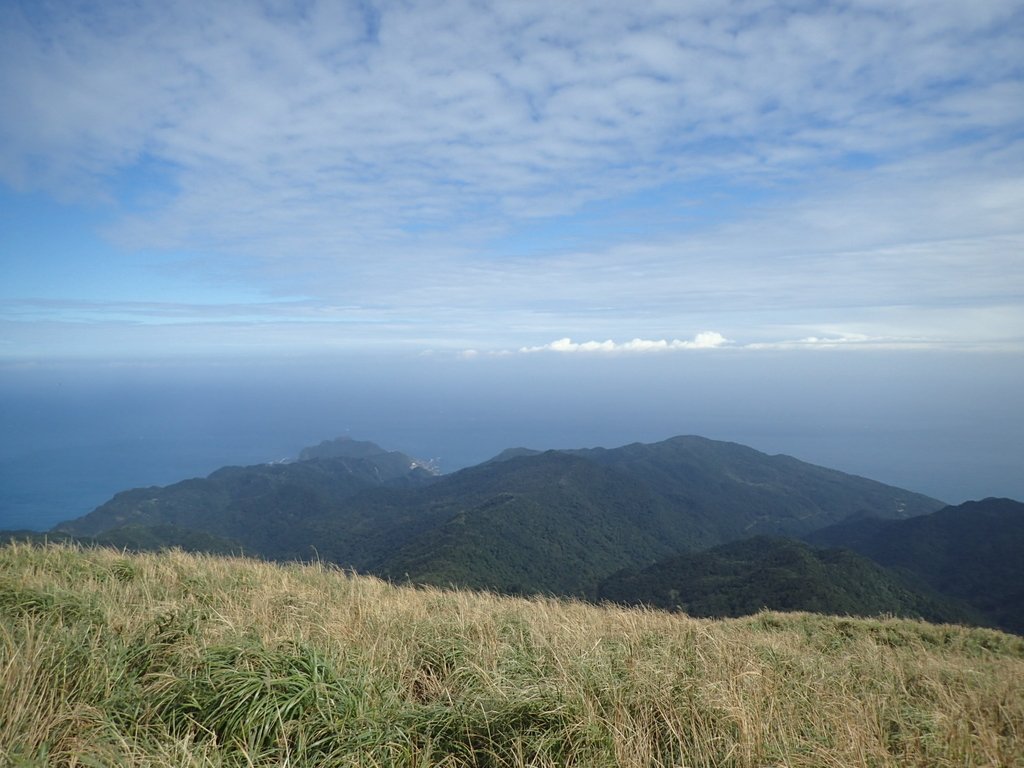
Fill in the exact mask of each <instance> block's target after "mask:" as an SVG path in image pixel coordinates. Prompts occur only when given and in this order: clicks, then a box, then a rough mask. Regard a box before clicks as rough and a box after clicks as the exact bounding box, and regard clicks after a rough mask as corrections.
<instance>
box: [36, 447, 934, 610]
mask: <svg viewBox="0 0 1024 768" xmlns="http://www.w3.org/2000/svg"><path fill="white" fill-rule="evenodd" d="M303 455H304V456H306V457H307V459H306V460H304V461H298V462H294V463H291V464H281V465H260V466H256V467H231V468H226V469H223V470H220V471H218V472H215V473H213V474H212V475H210V476H209V477H208V478H205V479H199V480H188V481H185V482H182V483H178V484H176V485H172V486H168V487H167V488H147V489H137V490H134V491H128V492H125V493H122V494H118V495H117V496H116V497H114V498H113V499H112V500H111V501H109V502H108V503H107V504H104V505H103V506H101V507H99V508H98V509H96V510H95V511H94V512H92V513H90V514H89V515H86V516H85V517H83V518H80V519H79V520H75V521H70V522H68V523H65V524H63V525H61V526H58V527H57V528H56V529H55V531H56V532H59V533H64V534H72V535H75V536H93V537H94V536H98V535H102V536H107V537H109V536H121V538H129V539H139V540H145V541H147V542H152V541H153V540H157V539H158V538H159V533H158V531H159V530H163V529H165V528H166V526H173V530H179V529H189V530H195V531H201V532H203V533H205V534H209V535H211V536H214V537H217V538H218V539H219V540H223V541H226V542H228V543H230V544H231V545H232V546H233V545H234V544H236V543H237V544H238V545H240V546H242V547H243V548H244V550H245V551H246V552H248V553H251V554H257V555H261V556H263V557H268V558H272V559H279V560H286V559H308V558H311V557H318V558H321V559H324V560H327V561H330V562H333V563H336V564H339V565H343V566H346V567H351V568H357V569H359V570H361V571H365V572H371V573H376V574H380V575H384V576H387V577H389V578H392V579H395V580H406V579H410V580H412V581H415V582H418V583H430V584H438V585H448V584H456V585H464V586H470V587H478V588H487V589H494V590H498V591H502V592H513V593H552V594H561V595H575V596H584V597H593V596H594V594H595V590H596V589H597V585H598V583H599V582H600V581H601V580H602V579H604V578H606V577H607V576H609V575H611V574H612V573H615V572H616V571H618V570H621V569H623V568H638V567H643V566H646V565H649V564H651V563H654V562H655V561H657V560H659V559H661V558H664V557H667V556H669V555H672V554H676V553H679V552H682V551H689V550H695V549H703V548H707V547H711V546H714V545H717V544H721V543H723V542H726V541H731V540H735V539H737V538H743V537H746V536H749V535H751V534H753V533H757V532H765V531H767V532H786V533H803V532H806V531H808V530H811V529H813V528H816V527H820V526H824V525H829V524H831V523H835V522H838V521H840V520H842V519H844V518H845V517H847V516H848V515H850V514H866V513H872V514H875V515H879V516H882V517H904V516H906V515H909V514H915V513H920V512H923V511H931V510H934V509H937V508H939V507H941V502H938V501H935V500H933V499H928V498H926V497H923V496H920V495H917V494H913V493H911V492H909V491H904V490H901V489H898V488H893V487H891V486H885V485H882V484H880V483H875V482H873V481H870V480H865V479H864V478H859V477H854V476H850V475H844V474H842V473H840V472H835V471H833V470H828V469H824V468H822V467H816V466H813V465H810V464H805V463H803V462H799V461H797V460H795V459H792V458H788V457H784V456H768V455H766V454H763V453H759V452H757V451H754V450H753V449H750V448H745V447H743V446H739V445H736V444H733V443H721V442H716V441H712V440H706V439H703V438H695V437H679V438H673V439H672V440H667V441H664V442H661V443H656V444H653V445H640V444H635V445H630V446H625V447H623V448H617V449H611V450H605V449H586V450H578V451H547V452H544V453H537V452H534V451H529V450H526V449H515V450H511V451H506V452H505V453H504V454H502V456H500V457H499V459H496V460H494V461H491V462H487V463H484V464H481V465H479V466H476V467H471V468H469V469H465V470H463V471H461V472H456V473H453V474H451V475H446V476H441V477H436V476H434V475H432V474H431V473H430V471H428V470H427V469H425V468H424V467H423V466H421V465H420V463H419V462H417V461H416V460H414V459H411V458H410V457H408V456H405V455H404V454H393V453H389V452H387V451H384V450H383V449H381V448H379V447H378V446H375V445H373V444H372V443H364V442H358V441H352V440H336V441H328V442H325V443H323V444H321V445H320V446H316V447H314V448H310V449H307V450H306V451H304V452H303ZM125 526H131V528H132V530H131V531H130V532H128V534H126V533H124V532H122V533H121V534H116V533H115V531H116V530H117V529H119V528H122V527H125ZM161 527H163V528H161ZM143 529H148V533H147V532H146V531H145V530H143ZM129 534H130V535H129ZM169 543H177V542H176V541H175V542H169Z"/></svg>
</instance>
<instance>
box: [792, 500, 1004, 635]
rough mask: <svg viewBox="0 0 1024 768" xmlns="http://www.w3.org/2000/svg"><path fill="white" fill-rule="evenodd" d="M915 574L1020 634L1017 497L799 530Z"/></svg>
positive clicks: (823, 542)
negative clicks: (898, 517) (810, 531)
mask: <svg viewBox="0 0 1024 768" xmlns="http://www.w3.org/2000/svg"><path fill="white" fill-rule="evenodd" d="M805 538H806V539H807V540H808V541H810V542H812V543H814V544H819V545H826V546H843V547H849V548H850V549H852V550H855V551H857V552H859V553H861V554H863V555H865V556H867V557H870V558H871V559H872V560H874V561H875V562H877V563H881V564H882V565H885V566H887V567H891V568H899V569H903V570H906V571H908V572H910V573H913V574H915V575H917V576H918V577H919V578H921V579H922V580H923V581H925V582H926V583H927V584H928V585H930V586H931V587H932V588H933V589H935V590H937V591H938V592H941V593H943V594H945V595H950V596H952V597H956V598H959V599H961V600H963V601H965V602H968V603H970V604H971V605H973V606H974V607H975V608H977V609H978V610H980V611H982V612H984V613H985V614H986V615H988V616H990V617H991V618H992V619H993V620H994V621H995V622H996V624H998V626H1000V627H1003V628H1006V629H1009V630H1011V631H1013V632H1018V633H1021V634H1024V554H1022V553H1024V504H1022V503H1021V502H1019V501H1013V500H1012V499H993V498H990V499H983V500H981V501H969V502H966V503H964V504H960V505H959V506H950V507H945V508H944V509H941V510H939V511H938V512H935V513H933V514H930V515H923V516H920V517H915V518H911V519H909V520H894V521H887V520H883V521H880V520H873V519H865V520H852V521H847V522H845V523H842V524H840V525H836V526H832V527H829V528H826V529H823V530H820V531H817V532H814V533H813V534H809V535H807V536H806V537H805Z"/></svg>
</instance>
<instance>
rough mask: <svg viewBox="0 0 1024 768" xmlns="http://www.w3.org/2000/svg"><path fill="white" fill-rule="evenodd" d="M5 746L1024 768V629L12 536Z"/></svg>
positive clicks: (131, 757) (241, 759)
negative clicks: (582, 593)
mask: <svg viewBox="0 0 1024 768" xmlns="http://www.w3.org/2000/svg"><path fill="white" fill-rule="evenodd" d="M0 692H2V696H0V764H3V765H13V766H42V765H67V766H113V765H143V766H166V767H169V766H304V765H308V766H367V767H369V766H452V767H453V768H454V767H455V766H479V767H480V768H484V767H488V766H493V767H495V768H497V767H498V766H597V767H598V768H600V767H601V766H607V767H608V768H611V767H612V766H626V767H633V766H637V767H639V766H644V767H645V768H646V767H651V768H654V767H658V766H664V767H665V768H668V767H669V766H673V767H674V766H737V767H738V768H762V767H764V766H790V767H797V766H807V767H808V768H809V767H810V766H815V767H817V766H906V765H910V766H929V767H930V766H973V765H979V766H981V765H984V766H1024V757H1022V756H1024V639H1022V638H1020V637H1017V636H1013V635H1007V634H1003V633H1000V632H996V631H991V630H983V629H965V628H961V627H957V626H948V625H929V624H924V623H918V622H912V621H903V620H861V619H849V618H840V617H823V616H817V615H812V614H779V613H761V614H758V615H757V616H754V617H748V618H746V619H735V620H728V621H708V620H696V619H691V618H688V617H685V616H679V615H670V614H666V613H660V612H657V611H646V610H626V609H621V608H612V607H595V606H591V605H586V604H583V603H577V602H571V601H556V600H547V599H534V600H522V599H513V598H502V597H497V596H494V595H490V594H485V593H472V592H458V591H442V590H437V589H422V588H421V589H415V588H409V587H394V586H391V585H388V584H386V583H384V582H381V581H379V580H376V579H372V578H366V577H357V576H353V575H351V574H347V573H344V572H341V571H338V570H336V569H332V568H329V567H325V566H321V565H308V566H300V565H287V566H281V565H272V564H268V563H264V562H258V561H252V560H245V559H230V558H217V557H212V556H201V555H188V554H184V553H182V552H180V551H171V552H167V553H163V554H147V555H136V556H125V555H123V554H121V553H119V552H116V551H113V550H106V549H87V550H86V549H83V550H79V549H75V548H72V547H68V546H47V547H33V546H29V545H17V544H15V545H9V546H6V547H3V548H0Z"/></svg>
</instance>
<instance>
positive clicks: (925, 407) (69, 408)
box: [0, 353, 1024, 530]
mask: <svg viewBox="0 0 1024 768" xmlns="http://www.w3.org/2000/svg"><path fill="white" fill-rule="evenodd" d="M969 361H970V362H972V364H974V365H975V366H977V364H978V363H979V362H983V361H980V360H979V358H977V357H974V358H969ZM963 363H964V358H962V357H957V358H944V357H940V356H935V355H932V356H928V355H921V356H917V357H915V356H909V357H907V356H901V357H899V358H896V357H894V356H887V355H884V354H878V355H871V354H868V353H857V354H852V355H843V356H840V355H830V354H828V353H821V354H814V355H809V356H808V355H800V356H795V357H794V356H785V355H770V354H767V353H766V354H764V355H754V356H752V355H750V354H743V355H740V354H736V355H730V354H714V355H700V354H696V355H675V356H672V355H666V356H652V357H649V358H648V357H633V358H630V357H626V356H622V357H615V358H607V359H605V358H597V357H579V356H577V357H575V358H573V357H572V356H568V357H565V358H562V357H557V356H551V355H548V356H527V357H526V358H518V357H511V358H502V357H495V358H493V359H486V358H485V359H476V360H458V359H452V358H446V357H437V358H432V357H424V356H419V357H417V356H409V357H404V358H403V357H390V358H379V357H373V356H369V355H364V356H361V357H353V358H350V359H346V360H333V361H330V362H323V361H309V360H278V361H249V362H246V363H244V364H243V363H237V362H236V363H227V362H220V361H215V362H211V361H206V362H201V363H196V362H191V363H188V364H185V363H174V362H169V361H162V362H152V363H148V364H139V363H133V364H123V363H122V364H117V365H115V364H107V365H100V364H97V363H65V364H60V365H57V364H53V365H34V366H24V365H22V366H13V365H8V366H6V367H0V529H7V530H10V529H18V528H28V529H33V530H47V529H49V528H51V527H52V526H53V525H55V524H56V523H58V522H61V521H63V520H67V519H71V518H74V517H78V516H80V515H83V514H86V513H87V512H89V511H90V510H92V509H93V508H95V507H96V506H97V505H99V504H101V503H103V502H104V501H106V500H107V499H109V498H110V497H111V496H113V495H114V494H115V493H117V492H118V491H121V490H126V489H128V488H133V487H140V486H149V485H165V484H169V483H173V482H176V481H179V480H183V479H186V478H189V477H199V476H205V475H207V474H209V473H210V472H212V471H213V470H215V469H217V468H219V467H221V466H225V465H229V464H236V465H238V464H255V463H261V462H270V461H278V460H281V459H284V458H292V457H295V456H297V455H298V453H299V451H300V450H301V449H302V448H303V447H305V446H307V445H314V444H316V443H319V442H320V441H321V440H325V439H330V438H334V437H337V436H340V435H348V436H351V437H353V438H357V439H362V440H373V441H374V442H377V443H378V444H380V445H381V446H383V447H384V448H387V449H390V450H401V451H404V452H406V453H408V454H410V455H413V456H416V457H419V458H424V459H439V460H440V464H441V468H442V470H443V471H453V470H457V469H459V468H462V467H465V466H469V465H471V464H475V463H478V462H480V461H484V460H486V459H488V458H490V457H492V456H494V455H496V454H497V453H499V452H500V451H501V450H503V449H505V448H509V447H514V446H526V447H530V448H539V449H546V448H566V447H591V446H598V445H602V446H606V447H614V446H617V445H623V444H626V443H629V442H634V441H640V442H653V441H656V440H661V439H665V438H668V437H671V436H673V435H678V434H699V435H703V436H706V437H710V438H714V439H720V440H732V441H735V442H739V443H743V444H746V445H750V446H752V447H754V448H757V449H758V450H762V451H765V452H767V453H787V454H790V455H793V456H796V457H797V458H799V459H802V460H804V461H809V462H811V463H815V464H820V465H824V466H829V467H833V468H835V469H840V470H842V471H846V472H851V473H854V474H860V475H864V476H867V477H871V478H873V479H876V480H880V481H882V482H887V483H891V484H894V485H899V486H901V487H904V488H908V489H910V490H914V491H918V492H921V493H926V494H929V495H931V496H934V497H936V498H939V499H942V500H944V501H948V502H950V503H958V502H960V501H963V500H966V499H969V498H980V497H984V496H993V495H995V496H1011V497H1014V498H1018V499H1021V498H1024V472H1022V471H1021V468H1022V467H1024V405H1022V403H1021V392H1024V388H1022V387H1021V386H1020V384H1021V369H1022V366H1021V364H1020V363H1019V362H1018V361H1016V359H1013V358H997V359H996V360H995V361H994V362H993V361H988V363H987V364H988V366H989V367H988V369H986V370H985V372H984V373H985V375H984V376H979V375H978V370H977V368H976V367H975V368H974V369H973V370H972V369H971V368H970V367H967V366H965V365H964V364H963Z"/></svg>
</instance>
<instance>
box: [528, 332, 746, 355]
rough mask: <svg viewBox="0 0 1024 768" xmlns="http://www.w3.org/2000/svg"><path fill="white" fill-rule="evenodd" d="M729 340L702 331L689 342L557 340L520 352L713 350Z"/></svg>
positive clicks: (657, 340) (660, 340) (663, 340)
mask: <svg viewBox="0 0 1024 768" xmlns="http://www.w3.org/2000/svg"><path fill="white" fill-rule="evenodd" d="M728 343H729V340H728V339H727V338H725V337H724V336H722V334H720V333H717V332H715V331H702V332H701V333H698V334H697V335H696V336H694V337H693V339H692V340H690V341H681V340H679V339H672V340H671V341H668V340H666V339H656V340H655V339H632V340H631V341H626V342H615V341H612V340H611V339H608V340H606V341H583V342H575V341H573V340H572V339H570V338H568V337H567V338H563V339H557V340H556V341H552V342H550V343H549V344H541V345H540V346H535V347H521V348H520V349H519V351H520V352H525V353H531V352H601V353H609V352H612V353H615V352H667V351H672V350H680V349H714V348H716V347H721V346H723V345H725V344H728Z"/></svg>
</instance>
